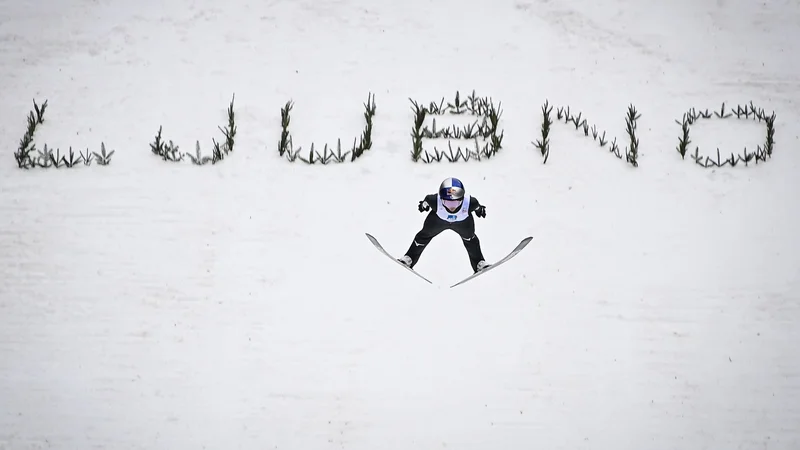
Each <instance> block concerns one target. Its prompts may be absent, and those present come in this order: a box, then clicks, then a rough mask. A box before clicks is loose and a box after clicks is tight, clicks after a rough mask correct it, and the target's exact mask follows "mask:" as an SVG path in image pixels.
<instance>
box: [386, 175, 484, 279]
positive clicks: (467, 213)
mask: <svg viewBox="0 0 800 450" xmlns="http://www.w3.org/2000/svg"><path fill="white" fill-rule="evenodd" d="M425 211H430V212H429V213H428V215H427V217H425V222H424V223H423V225H422V229H421V230H419V232H417V234H416V235H415V236H414V240H413V241H412V242H411V245H410V246H409V247H408V251H406V254H405V255H403V256H402V257H401V258H398V259H397V260H398V261H400V262H401V263H403V264H405V265H406V266H408V267H409V268H412V269H413V268H414V266H415V265H416V264H417V262H418V261H419V258H420V256H421V255H422V251H423V250H425V247H426V246H427V245H428V243H430V241H431V239H433V238H434V237H436V235H438V234H439V233H441V232H442V231H444V230H452V231H455V232H456V233H458V235H459V236H461V240H462V242H463V243H464V248H466V249H467V255H468V256H469V262H470V265H471V266H472V270H473V271H474V272H475V273H477V272H478V271H480V270H483V269H485V268H487V267H489V266H490V265H489V264H487V263H486V261H484V258H483V252H482V251H481V241H480V240H479V239H478V236H477V235H476V234H475V218H474V217H472V213H473V212H474V213H475V215H476V216H478V217H482V218H485V217H486V207H485V206H483V205H481V204H480V203H479V202H478V199H477V198H475V197H473V196H471V195H468V194H467V193H466V191H465V189H464V184H463V183H462V182H461V180H459V179H458V178H447V179H445V180H444V181H443V182H442V184H441V185H440V186H439V192H438V193H436V194H429V195H426V196H425V199H424V200H421V201H420V202H419V212H425Z"/></svg>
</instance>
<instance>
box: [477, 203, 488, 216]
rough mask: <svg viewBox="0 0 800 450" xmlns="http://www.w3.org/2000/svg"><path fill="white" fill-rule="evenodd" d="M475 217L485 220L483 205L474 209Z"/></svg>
mask: <svg viewBox="0 0 800 450" xmlns="http://www.w3.org/2000/svg"><path fill="white" fill-rule="evenodd" d="M475 215H476V216H478V217H483V218H486V207H485V206H483V205H481V206H478V208H477V209H475Z"/></svg>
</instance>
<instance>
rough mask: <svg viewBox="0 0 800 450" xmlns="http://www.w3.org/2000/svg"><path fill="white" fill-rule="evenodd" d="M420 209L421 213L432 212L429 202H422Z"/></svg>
mask: <svg viewBox="0 0 800 450" xmlns="http://www.w3.org/2000/svg"><path fill="white" fill-rule="evenodd" d="M418 209H419V212H425V211H430V210H431V207H430V205H428V203H427V202H425V200H422V201H420V202H419V207H418Z"/></svg>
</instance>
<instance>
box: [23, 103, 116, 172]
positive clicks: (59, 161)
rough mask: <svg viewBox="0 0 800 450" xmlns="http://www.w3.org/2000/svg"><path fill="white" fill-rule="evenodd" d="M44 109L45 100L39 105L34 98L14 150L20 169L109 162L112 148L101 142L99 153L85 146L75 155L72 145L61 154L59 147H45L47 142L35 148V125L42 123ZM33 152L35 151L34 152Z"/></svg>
mask: <svg viewBox="0 0 800 450" xmlns="http://www.w3.org/2000/svg"><path fill="white" fill-rule="evenodd" d="M46 109H47V100H45V101H44V103H42V106H41V107H39V105H38V104H37V103H36V100H34V101H33V111H31V112H30V113H28V128H27V129H26V131H25V134H24V135H23V136H22V139H20V140H19V147H18V148H17V151H16V152H14V159H16V160H17V165H18V166H19V168H20V169H33V168H36V167H41V168H44V169H47V168H50V167H55V168H56V169H60V168H62V167H67V168H73V167H75V166H78V165H80V164H81V163H82V164H83V165H85V166H90V165H91V164H92V162H95V161H96V162H97V164H99V165H101V166H107V165H108V164H110V163H111V156H112V155H113V154H114V150H111V151H110V152H107V151H106V145H105V143H103V142H101V143H100V153H98V152H91V151H89V149H88V148H87V149H86V152H85V153H84V152H80V153H78V155H77V156H76V155H75V152H74V151H73V150H72V147H70V148H69V153H67V154H64V155H62V154H61V150H60V149H59V148H56V149H55V151H53V149H52V148H48V147H47V144H44V146H43V147H42V149H41V150H39V149H37V148H36V144H35V143H34V141H33V138H34V135H35V134H36V129H37V127H38V126H39V125H41V124H43V123H44V112H45V110H46ZM34 152H36V153H35V154H34Z"/></svg>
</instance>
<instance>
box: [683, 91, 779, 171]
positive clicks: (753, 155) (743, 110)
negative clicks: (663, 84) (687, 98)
mask: <svg viewBox="0 0 800 450" xmlns="http://www.w3.org/2000/svg"><path fill="white" fill-rule="evenodd" d="M733 116H736V118H737V119H742V118H744V119H752V120H757V121H758V122H764V123H765V124H766V127H767V135H766V138H765V140H764V145H763V147H762V146H761V145H758V146H757V147H756V150H755V152H750V151H748V149H747V147H745V148H744V150H743V153H741V154H738V155H736V154H734V153H733V152H731V156H730V157H728V158H725V159H724V160H723V159H722V157H721V155H720V151H719V148H717V158H716V159H712V158H711V157H709V156H705V157H704V156H703V155H700V148H699V147H697V146H695V148H694V154H693V155H692V154H690V155H689V156H690V157H691V158H692V159H693V160H694V162H695V163H696V164H698V165H700V166H702V167H705V168H709V167H725V166H727V165H730V166H731V167H736V165H737V164H739V163H740V162H743V163H744V165H745V166H748V165H749V164H750V162H752V161H754V160H755V163H756V164H758V163H759V162H766V161H767V159H769V158H771V157H772V150H773V148H774V145H775V113H774V112H773V113H772V114H771V115H769V116H768V115H767V114H766V112H765V111H764V109H763V108H756V107H755V106H754V105H753V102H750V104H749V105H737V106H736V109H735V110H733V111H732V112H728V113H726V112H725V103H723V104H722V107H721V108H720V110H719V111H715V112H714V113H711V112H709V111H708V110H707V109H706V110H705V111H697V110H695V108H692V109H690V110H689V111H687V112H686V113H684V114H683V119H682V121H680V122H679V121H677V120H676V121H675V123H677V124H678V125H680V126H681V136H680V137H679V138H678V146H677V147H676V150H677V151H678V153H679V154H680V155H681V159H685V157H686V151H687V150H688V147H689V144H690V143H691V142H692V141H691V140H690V139H689V127H690V126H691V125H692V124H694V123H695V122H697V121H698V120H700V119H711V118H714V117H716V118H718V119H729V118H731V117H733Z"/></svg>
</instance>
